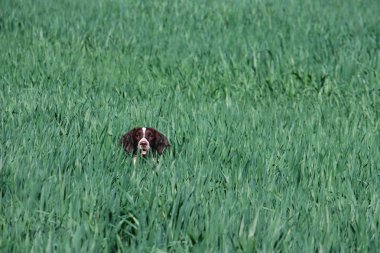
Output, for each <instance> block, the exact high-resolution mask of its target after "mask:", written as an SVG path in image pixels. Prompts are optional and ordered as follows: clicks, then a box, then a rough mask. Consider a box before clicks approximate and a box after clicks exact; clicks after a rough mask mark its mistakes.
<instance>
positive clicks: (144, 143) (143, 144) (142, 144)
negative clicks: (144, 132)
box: [140, 141, 148, 146]
mask: <svg viewBox="0 0 380 253" xmlns="http://www.w3.org/2000/svg"><path fill="white" fill-rule="evenodd" d="M140 146H148V142H147V141H142V142H140Z"/></svg>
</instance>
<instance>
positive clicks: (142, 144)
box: [138, 138, 150, 156]
mask: <svg viewBox="0 0 380 253" xmlns="http://www.w3.org/2000/svg"><path fill="white" fill-rule="evenodd" d="M138 148H139V149H140V151H141V156H145V155H146V153H147V151H148V150H149V149H150V146H149V141H148V140H147V139H146V138H142V139H141V140H140V141H139V143H138Z"/></svg>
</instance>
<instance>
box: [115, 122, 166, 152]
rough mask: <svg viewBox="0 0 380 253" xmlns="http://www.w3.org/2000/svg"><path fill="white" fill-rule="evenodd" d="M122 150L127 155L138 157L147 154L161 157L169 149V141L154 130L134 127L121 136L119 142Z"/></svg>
mask: <svg viewBox="0 0 380 253" xmlns="http://www.w3.org/2000/svg"><path fill="white" fill-rule="evenodd" d="M120 142H121V144H122V145H123V148H124V150H125V151H126V152H127V153H128V154H133V155H134V156H136V155H137V153H139V154H140V156H143V157H144V156H146V155H147V154H148V153H149V152H151V153H153V154H158V155H162V153H163V152H164V151H165V150H166V149H167V148H169V147H170V144H169V141H168V139H167V138H166V136H165V135H163V134H162V133H160V132H159V131H157V130H156V129H154V128H149V127H148V128H146V127H136V128H133V129H132V130H130V131H129V132H128V133H126V134H125V135H123V137H122V138H121V140H120Z"/></svg>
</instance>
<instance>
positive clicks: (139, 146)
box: [138, 127, 150, 155]
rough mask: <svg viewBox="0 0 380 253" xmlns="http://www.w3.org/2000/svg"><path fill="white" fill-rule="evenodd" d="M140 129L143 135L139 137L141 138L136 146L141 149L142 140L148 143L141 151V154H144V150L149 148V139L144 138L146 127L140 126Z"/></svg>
mask: <svg viewBox="0 0 380 253" xmlns="http://www.w3.org/2000/svg"><path fill="white" fill-rule="evenodd" d="M141 129H142V131H143V137H142V138H141V140H140V141H139V143H138V148H139V149H141V150H142V147H141V144H140V143H141V142H142V141H144V142H147V143H148V145H147V146H146V147H145V148H146V149H144V150H142V151H141V154H144V155H145V154H146V150H148V149H150V143H149V141H148V140H147V138H145V132H146V127H143V128H141Z"/></svg>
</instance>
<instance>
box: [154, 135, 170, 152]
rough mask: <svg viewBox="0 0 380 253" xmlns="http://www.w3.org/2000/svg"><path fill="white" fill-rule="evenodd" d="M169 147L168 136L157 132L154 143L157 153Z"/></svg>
mask: <svg viewBox="0 0 380 253" xmlns="http://www.w3.org/2000/svg"><path fill="white" fill-rule="evenodd" d="M169 147H170V143H169V141H168V138H166V136H165V135H163V134H161V133H158V136H157V145H156V149H157V153H158V154H159V155H162V153H163V152H164V151H165V150H166V149H167V148H169Z"/></svg>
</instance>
